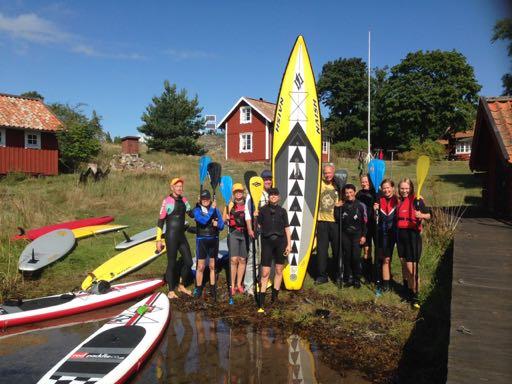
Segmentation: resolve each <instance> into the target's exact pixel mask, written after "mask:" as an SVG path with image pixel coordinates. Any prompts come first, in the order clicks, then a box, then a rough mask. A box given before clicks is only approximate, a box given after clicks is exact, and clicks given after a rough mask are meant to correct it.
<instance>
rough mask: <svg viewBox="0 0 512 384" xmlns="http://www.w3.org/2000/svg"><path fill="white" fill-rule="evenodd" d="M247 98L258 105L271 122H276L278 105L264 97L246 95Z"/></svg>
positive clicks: (255, 105)
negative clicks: (255, 97)
mask: <svg viewBox="0 0 512 384" xmlns="http://www.w3.org/2000/svg"><path fill="white" fill-rule="evenodd" d="M245 100H247V101H248V102H249V104H251V105H252V106H254V107H256V109H257V110H258V111H260V112H261V113H262V114H263V115H264V116H263V117H265V118H266V119H267V120H268V121H269V122H270V123H272V122H274V115H275V114H276V105H275V104H274V103H271V102H270V101H265V100H263V99H253V98H251V97H245Z"/></svg>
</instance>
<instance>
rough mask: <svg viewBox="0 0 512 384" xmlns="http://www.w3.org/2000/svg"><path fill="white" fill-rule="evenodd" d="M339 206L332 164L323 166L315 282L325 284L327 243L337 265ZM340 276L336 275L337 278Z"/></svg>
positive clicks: (326, 279) (338, 253)
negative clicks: (336, 210) (337, 216)
mask: <svg viewBox="0 0 512 384" xmlns="http://www.w3.org/2000/svg"><path fill="white" fill-rule="evenodd" d="M340 206H341V198H340V191H339V190H338V187H337V186H336V184H335V183H334V165H333V164H326V165H324V167H323V179H322V184H321V187H320V205H319V209H318V224H317V227H316V228H317V229H316V239H317V247H316V255H317V276H316V280H315V284H325V283H327V281H328V278H327V261H328V253H329V244H330V245H331V250H332V256H333V259H334V261H335V262H336V264H335V265H337V261H338V260H337V259H338V257H340V252H339V236H340V234H339V227H338V223H337V222H336V219H335V217H334V209H335V207H340ZM339 278H341V276H338V279H339Z"/></svg>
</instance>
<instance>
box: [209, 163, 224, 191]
mask: <svg viewBox="0 0 512 384" xmlns="http://www.w3.org/2000/svg"><path fill="white" fill-rule="evenodd" d="M221 173H222V166H221V165H220V164H219V163H210V164H208V175H209V177H210V184H211V185H212V189H213V193H214V194H215V190H216V189H217V186H218V185H219V182H220V175H221Z"/></svg>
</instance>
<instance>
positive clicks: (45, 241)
mask: <svg viewBox="0 0 512 384" xmlns="http://www.w3.org/2000/svg"><path fill="white" fill-rule="evenodd" d="M75 243H76V240H75V236H74V235H73V232H71V231H70V230H69V229H57V230H55V231H52V232H49V233H47V234H45V235H43V236H40V237H38V238H37V239H35V240H34V241H33V242H31V243H30V244H28V245H27V246H26V247H25V249H24V250H23V252H21V255H20V259H19V262H18V269H19V270H20V271H22V272H35V271H37V270H39V269H41V268H43V267H45V266H47V265H48V264H51V263H53V262H54V261H57V260H59V259H60V258H61V257H63V256H65V255H67V254H68V253H69V252H70V251H71V250H72V249H73V248H74V246H75Z"/></svg>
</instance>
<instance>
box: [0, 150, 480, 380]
mask: <svg viewBox="0 0 512 384" xmlns="http://www.w3.org/2000/svg"><path fill="white" fill-rule="evenodd" d="M116 151H119V147H117V146H108V147H107V148H106V150H105V151H104V152H103V154H102V157H101V158H100V159H99V162H100V163H101V164H102V165H104V164H105V162H106V161H107V160H108V159H110V158H111V156H112V154H113V153H116ZM143 157H144V158H145V159H146V160H148V161H156V162H158V163H160V164H162V165H163V166H164V168H163V171H150V172H137V171H126V172H113V173H111V175H110V176H109V178H108V179H107V180H105V181H102V182H99V183H90V184H87V185H79V183H78V175H76V174H71V175H60V176H57V177H48V178H23V177H21V176H19V175H9V176H7V177H5V178H3V179H1V180H0V198H1V199H2V210H1V212H0V300H4V299H5V298H8V297H23V298H32V297H39V296H44V295H49V294H55V293H61V292H65V291H68V290H71V289H73V288H75V287H78V286H79V285H80V284H81V282H82V280H83V279H84V278H85V276H86V273H87V272H89V271H92V270H93V269H94V268H96V267H97V266H99V265H100V264H102V263H103V262H104V261H106V260H107V259H109V258H110V257H112V256H113V255H115V254H116V253H117V252H116V251H115V250H114V245H115V244H116V243H117V242H120V241H122V240H123V236H122V234H119V233H117V234H107V235H101V236H97V237H92V238H87V239H83V240H79V242H78V246H77V247H76V249H75V250H74V252H73V253H71V254H70V255H68V256H66V257H65V258H63V259H62V260H61V261H58V262H56V263H54V264H53V265H51V266H49V267H48V268H45V269H44V270H43V271H42V273H41V274H40V275H39V276H37V277H36V278H35V279H24V278H23V277H22V276H21V275H20V274H19V273H18V271H17V264H18V257H19V254H20V253H21V251H22V250H23V248H24V247H25V245H26V242H24V241H17V242H13V241H11V236H12V235H14V234H15V233H16V227H17V226H22V227H25V228H34V227H39V226H43V225H47V224H50V223H55V222H60V221H66V220H73V219H77V218H83V217H91V216H104V215H112V216H115V217H116V220H115V223H119V224H126V225H129V226H130V227H129V228H128V232H129V233H135V232H138V231H141V230H144V229H147V228H150V227H152V226H154V225H155V223H156V219H157V214H158V210H159V207H160V203H161V200H162V198H163V197H164V196H165V195H166V194H167V193H168V187H167V182H168V180H169V179H170V178H171V177H174V176H177V175H180V176H183V177H184V178H185V194H186V196H188V197H189V199H191V200H194V199H195V196H197V194H198V189H199V186H198V176H197V164H198V157H195V156H180V155H169V154H162V153H150V154H146V155H143ZM214 158H215V160H217V161H220V162H221V163H222V165H223V173H224V174H229V175H231V176H232V177H233V180H234V181H235V182H237V181H242V180H243V173H244V171H245V170H247V169H248V166H249V165H248V164H246V163H240V162H229V163H227V162H225V161H224V160H223V159H221V158H220V157H215V156H214ZM336 165H337V167H338V168H346V169H348V171H349V181H350V182H353V183H355V184H356V185H358V182H357V173H356V172H357V162H356V161H355V160H351V159H348V160H347V159H337V160H336ZM250 168H251V169H255V170H256V171H261V170H262V169H264V168H265V164H263V163H256V164H250ZM390 172H391V167H390V164H388V175H390ZM414 175H415V165H414V164H407V163H402V162H394V164H393V178H394V180H395V181H397V180H398V179H399V178H401V177H404V176H409V177H412V178H414ZM478 185H479V184H478V180H476V179H475V178H474V177H473V175H471V174H470V173H469V170H467V164H466V163H457V162H439V163H434V164H433V165H432V169H431V174H430V175H429V178H428V179H427V183H426V186H425V192H424V193H423V195H424V196H425V198H426V201H427V203H429V204H432V203H433V204H434V205H438V206H440V205H444V206H457V205H460V204H461V203H462V204H463V203H464V202H466V203H472V202H474V201H475V200H477V199H478V196H479V193H480V190H479V187H478ZM441 216H442V215H441V213H440V214H439V217H441ZM436 225H438V224H435V225H431V226H430V228H429V226H427V229H426V231H425V232H426V233H425V246H424V254H423V257H422V261H421V267H420V268H421V272H420V273H421V275H422V286H423V289H422V292H421V295H420V298H421V301H422V303H427V304H428V303H430V302H431V298H432V297H433V295H434V296H435V295H439V294H440V293H439V290H438V288H437V287H438V286H439V284H440V283H439V282H440V280H439V276H438V274H437V272H436V271H437V270H438V269H439V266H440V265H442V261H443V260H445V259H446V256H444V255H445V254H446V253H445V251H446V249H447V248H449V244H448V242H447V241H446V238H445V237H443V236H442V235H443V233H444V232H446V231H444V230H442V229H441V230H439V228H436ZM439 225H440V224H439ZM189 242H190V245H191V247H192V249H193V251H194V246H195V241H194V238H193V236H192V235H189ZM165 266H166V259H165V257H160V258H158V259H156V260H155V261H154V262H153V263H151V264H150V265H148V266H146V267H144V268H142V269H141V270H139V271H136V272H135V273H133V274H132V275H129V276H128V277H126V278H125V279H123V280H121V281H128V280H135V279H140V278H146V277H155V276H161V275H162V274H163V272H164V270H165ZM393 271H394V272H395V280H396V281H401V276H400V267H399V261H398V258H397V257H394V260H393ZM225 294H226V292H224V296H225ZM280 298H281V303H280V304H279V305H276V306H274V307H273V308H271V309H270V310H269V311H268V313H267V316H266V317H265V318H264V320H263V321H262V320H261V319H260V318H258V317H257V316H256V315H255V311H254V304H253V301H252V300H251V299H249V298H237V302H236V305H235V306H231V307H230V306H228V305H227V298H226V297H224V299H223V298H222V294H221V298H220V303H219V304H218V305H217V306H215V307H212V306H211V305H209V304H208V303H201V302H195V301H192V302H191V301H187V300H180V301H179V302H177V303H174V304H173V305H176V306H179V307H180V309H181V310H183V308H188V309H191V310H202V311H206V312H208V313H210V314H211V315H212V316H215V317H218V316H222V317H224V318H226V319H235V320H230V321H231V322H232V324H233V325H234V326H236V325H237V324H240V322H252V323H254V324H260V325H261V324H267V325H273V326H278V327H279V328H282V329H284V330H287V331H288V330H290V331H291V330H294V331H296V332H297V333H299V334H302V335H303V336H307V337H311V338H312V339H314V340H315V341H316V342H317V343H319V345H320V346H321V348H323V349H325V350H326V351H327V352H328V353H327V354H325V355H326V356H338V357H337V358H336V359H332V361H327V362H328V363H329V364H330V365H332V366H333V367H337V368H336V369H338V370H341V369H343V367H347V366H351V367H354V368H357V369H359V370H361V371H362V372H364V373H365V374H366V375H367V376H368V377H369V378H370V379H371V380H372V381H374V382H388V381H390V380H391V379H392V378H393V377H397V372H398V370H399V367H400V366H401V364H402V362H403V361H406V360H407V359H405V358H404V354H403V353H402V352H403V351H405V349H404V347H406V346H408V345H409V344H410V340H411V338H412V337H415V335H416V334H417V333H418V332H420V331H421V330H420V331H418V330H417V322H416V320H417V317H418V316H419V315H420V314H421V316H423V314H422V313H420V314H418V312H416V311H413V310H411V309H410V308H409V306H408V305H407V304H404V303H402V302H401V300H400V299H401V298H400V295H399V294H397V293H396V292H389V293H386V294H384V295H383V296H382V297H380V298H378V299H376V298H375V294H374V292H373V291H372V289H371V287H369V286H363V287H362V288H361V289H360V290H355V289H353V288H349V289H342V290H340V289H339V288H337V287H336V286H334V284H332V283H329V284H325V285H322V286H315V285H313V280H312V279H311V278H310V277H309V276H308V277H307V278H306V280H305V283H304V289H303V290H302V291H301V292H299V293H296V292H283V293H282V294H281V296H280ZM436 305H437V304H435V305H433V307H432V308H434V309H435V308H436ZM319 308H321V309H328V310H329V311H330V314H331V316H330V317H329V318H328V319H320V318H319V317H317V316H315V314H314V313H315V310H316V309H319ZM427 308H429V307H428V306H427ZM422 310H423V309H422ZM432 310H433V309H432ZM420 333H421V332H420ZM420 339H421V338H420ZM416 340H418V339H416ZM383 350H385V353H383V352H382V351H383ZM434 350H436V349H435V348H434ZM404 353H405V352H404ZM404 359H405V360H404ZM427 371H428V370H426V372H427Z"/></svg>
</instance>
